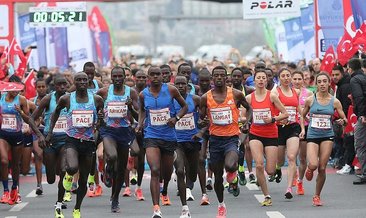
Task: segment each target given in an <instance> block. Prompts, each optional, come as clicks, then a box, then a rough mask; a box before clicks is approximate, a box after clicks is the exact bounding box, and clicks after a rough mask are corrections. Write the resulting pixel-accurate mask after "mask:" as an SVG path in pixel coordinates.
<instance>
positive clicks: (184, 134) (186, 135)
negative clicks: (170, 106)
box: [174, 94, 198, 142]
mask: <svg viewBox="0 0 366 218" xmlns="http://www.w3.org/2000/svg"><path fill="white" fill-rule="evenodd" d="M185 101H186V103H187V105H188V111H187V113H186V114H185V115H184V116H183V117H182V118H181V119H180V120H179V121H178V122H177V123H176V124H175V131H176V133H177V142H191V141H193V140H192V136H194V135H195V134H197V133H198V129H197V121H198V112H197V108H196V107H195V105H194V101H193V95H191V94H187V97H186V99H185ZM181 108H182V107H181V106H180V104H179V103H178V102H177V101H176V100H174V111H175V113H176V114H177V113H178V112H179V111H180V109H181Z"/></svg>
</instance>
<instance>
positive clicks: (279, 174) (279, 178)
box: [276, 169, 282, 183]
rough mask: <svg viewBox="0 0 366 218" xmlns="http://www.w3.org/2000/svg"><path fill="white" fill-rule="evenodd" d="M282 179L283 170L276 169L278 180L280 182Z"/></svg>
mask: <svg viewBox="0 0 366 218" xmlns="http://www.w3.org/2000/svg"><path fill="white" fill-rule="evenodd" d="M281 180H282V171H281V169H276V182H277V183H280V182H281Z"/></svg>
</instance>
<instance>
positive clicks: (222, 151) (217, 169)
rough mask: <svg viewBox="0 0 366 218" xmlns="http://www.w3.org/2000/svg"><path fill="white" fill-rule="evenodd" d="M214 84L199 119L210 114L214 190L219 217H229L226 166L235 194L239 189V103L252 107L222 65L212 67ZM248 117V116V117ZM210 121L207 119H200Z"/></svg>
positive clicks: (228, 179) (248, 107)
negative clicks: (231, 84)
mask: <svg viewBox="0 0 366 218" xmlns="http://www.w3.org/2000/svg"><path fill="white" fill-rule="evenodd" d="M212 77H213V82H214V86H215V87H214V88H213V89H211V90H210V91H208V92H207V93H206V94H204V95H203V96H202V97H201V108H200V110H201V111H200V119H201V120H204V119H205V118H206V114H207V116H208V117H209V118H210V119H209V122H210V129H209V130H210V138H209V142H210V149H209V150H210V163H209V166H210V169H211V170H212V171H213V173H214V174H215V191H216V195H217V198H218V201H219V207H218V213H217V217H222V218H224V217H226V206H225V203H224V186H223V178H222V176H223V168H224V167H225V170H226V172H227V176H226V180H227V181H228V183H231V185H232V187H233V195H234V196H238V195H239V193H240V189H239V186H238V178H237V173H236V170H237V169H238V145H239V132H240V130H239V124H238V121H239V109H238V108H239V107H240V106H243V107H245V108H246V110H249V109H250V106H249V104H248V103H247V101H246V100H245V97H244V95H243V93H242V92H241V91H239V90H236V89H233V88H229V87H226V85H225V81H226V78H227V71H226V69H225V68H224V67H222V66H217V67H215V68H214V69H213V70H212ZM247 120H249V119H247ZM201 123H206V124H207V119H206V122H201Z"/></svg>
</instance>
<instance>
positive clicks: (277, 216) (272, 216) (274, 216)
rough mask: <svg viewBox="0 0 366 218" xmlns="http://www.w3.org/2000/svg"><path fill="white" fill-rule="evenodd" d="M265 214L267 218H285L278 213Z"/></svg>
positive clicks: (269, 212) (268, 212)
mask: <svg viewBox="0 0 366 218" xmlns="http://www.w3.org/2000/svg"><path fill="white" fill-rule="evenodd" d="M266 214H267V216H268V217H269V218H285V216H284V215H282V213H280V212H278V211H267V212H266Z"/></svg>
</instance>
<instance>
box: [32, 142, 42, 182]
mask: <svg viewBox="0 0 366 218" xmlns="http://www.w3.org/2000/svg"><path fill="white" fill-rule="evenodd" d="M33 153H34V156H35V161H34V162H35V166H36V177H37V187H41V186H42V164H43V150H42V149H41V148H40V147H39V145H38V140H35V141H33Z"/></svg>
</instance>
